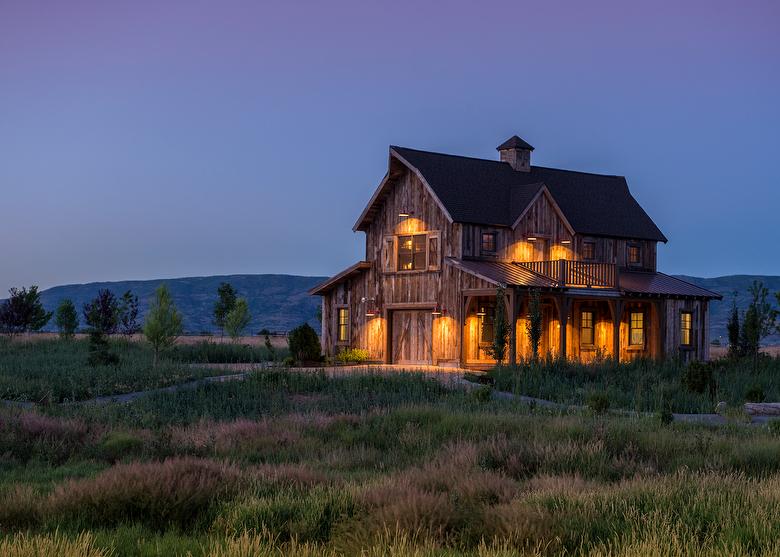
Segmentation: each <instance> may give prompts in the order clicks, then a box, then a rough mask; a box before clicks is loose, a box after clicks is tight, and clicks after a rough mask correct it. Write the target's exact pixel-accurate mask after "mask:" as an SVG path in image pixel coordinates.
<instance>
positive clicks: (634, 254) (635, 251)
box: [628, 244, 642, 265]
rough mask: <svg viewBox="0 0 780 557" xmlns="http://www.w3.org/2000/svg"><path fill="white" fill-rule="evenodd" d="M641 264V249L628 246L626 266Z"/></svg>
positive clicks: (634, 245) (635, 246)
mask: <svg viewBox="0 0 780 557" xmlns="http://www.w3.org/2000/svg"><path fill="white" fill-rule="evenodd" d="M640 263H642V249H641V248H640V247H639V246H637V245H636V244H633V245H629V246H628V264H629V265H639V264H640Z"/></svg>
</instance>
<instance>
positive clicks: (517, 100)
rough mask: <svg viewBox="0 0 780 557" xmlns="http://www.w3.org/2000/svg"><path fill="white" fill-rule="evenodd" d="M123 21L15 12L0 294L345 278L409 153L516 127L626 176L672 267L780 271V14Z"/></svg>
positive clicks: (6, 61) (4, 72)
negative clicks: (70, 286)
mask: <svg viewBox="0 0 780 557" xmlns="http://www.w3.org/2000/svg"><path fill="white" fill-rule="evenodd" d="M119 4H120V3H119V2H103V1H95V2H85V1H69V2H57V3H54V2H52V3H43V2H35V1H31V0H20V1H18V2H13V1H8V0H4V1H2V2H0V249H1V250H2V257H1V258H0V292H5V291H6V290H7V289H8V287H10V286H13V285H29V284H39V285H41V287H48V286H52V285H55V284H63V283H72V282H88V281H96V280H121V279H137V278H157V277H175V276H184V275H211V274H226V273H265V272H278V273H295V274H323V275H326V274H332V273H334V272H336V271H338V270H340V269H341V268H343V267H345V266H347V265H349V264H351V263H353V262H354V261H356V260H358V259H360V258H361V257H362V255H363V235H362V234H353V233H352V231H351V227H352V224H353V223H354V221H355V219H356V218H357V216H358V215H359V214H360V211H361V210H362V208H363V206H364V205H365V203H366V202H367V201H368V199H369V197H370V196H371V193H372V192H373V190H374V188H375V187H376V185H377V184H378V182H379V180H380V179H381V177H382V175H383V174H384V172H385V170H386V164H387V147H388V145H389V144H398V145H404V146H409V147H417V148H422V149H430V150H437V151H444V152H452V153H459V154H466V155H472V156H479V157H486V158H496V157H497V153H496V152H495V150H494V148H495V146H496V145H498V144H499V143H501V142H502V141H503V140H505V139H506V138H507V137H509V136H510V135H512V134H514V133H517V134H518V135H520V136H521V137H523V138H524V139H526V140H528V141H529V142H530V143H532V144H533V145H534V146H535V147H536V151H535V152H534V158H533V161H534V163H536V164H540V165H546V166H557V167H562V168H571V169H577V170H585V171H592V172H604V173H610V174H623V175H625V176H626V177H627V178H628V181H629V185H630V186H631V189H632V191H633V193H634V195H635V197H636V198H637V199H638V200H639V201H640V203H641V204H642V205H643V206H644V207H645V209H646V210H647V211H648V213H649V214H650V215H651V216H652V217H653V219H654V220H655V221H656V223H657V224H658V226H659V227H660V228H661V230H662V231H663V232H664V233H665V234H666V235H667V236H668V237H669V239H670V242H669V244H667V245H665V246H664V245H661V246H660V248H659V267H660V269H661V270H664V271H667V272H672V273H687V274H695V275H702V276H715V275H722V274H732V273H744V274H748V273H765V274H780V225H778V222H780V221H779V219H780V217H779V216H778V215H780V180H779V179H778V175H779V174H780V171H779V170H778V165H779V164H780V163H778V151H779V150H780V140H779V139H778V130H780V33H778V31H777V30H778V28H779V27H780V7H779V6H780V4H778V3H777V2H776V1H748V2H721V1H718V0H716V1H712V0H708V1H701V2H698V1H697V2H685V3H684V4H685V5H684V6H681V5H680V4H681V2H679V1H675V2H663V1H661V2H658V1H656V2H648V3H646V5H645V6H644V7H637V6H635V5H634V4H636V3H635V2H625V1H624V0H614V1H608V2H581V1H576V2H556V1H550V2H527V3H524V2H517V1H507V2H494V3H491V2H452V1H450V2H443V1H442V2H419V1H418V2H405V1H395V2H372V1H366V0H362V1H355V2H322V1H319V2H299V1H289V2H284V1H278V2H259V1H247V2H199V1H193V0H188V1H186V2H185V1H182V2H157V1H154V2H142V1H137V0H135V1H132V2H125V3H123V4H124V5H123V6H119ZM162 4H165V6H163V5H162Z"/></svg>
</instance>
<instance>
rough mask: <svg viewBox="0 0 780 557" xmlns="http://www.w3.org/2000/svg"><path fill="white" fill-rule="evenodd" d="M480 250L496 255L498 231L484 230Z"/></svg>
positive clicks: (485, 253)
mask: <svg viewBox="0 0 780 557" xmlns="http://www.w3.org/2000/svg"><path fill="white" fill-rule="evenodd" d="M480 252H481V253H482V254H483V255H495V253H496V233H495V232H483V233H482V243H481V244H480Z"/></svg>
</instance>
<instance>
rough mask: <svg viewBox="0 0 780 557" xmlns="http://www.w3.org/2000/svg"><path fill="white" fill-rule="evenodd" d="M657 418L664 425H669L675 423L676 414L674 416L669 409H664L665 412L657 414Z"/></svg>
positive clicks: (660, 411) (661, 411)
mask: <svg viewBox="0 0 780 557" xmlns="http://www.w3.org/2000/svg"><path fill="white" fill-rule="evenodd" d="M655 417H656V418H657V419H658V421H659V422H661V423H662V424H663V425H669V424H671V423H672V422H673V421H674V414H672V411H671V410H669V409H668V408H664V409H663V410H659V411H658V412H656V414H655Z"/></svg>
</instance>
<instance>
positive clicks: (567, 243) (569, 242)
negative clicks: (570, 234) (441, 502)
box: [561, 240, 571, 245]
mask: <svg viewBox="0 0 780 557" xmlns="http://www.w3.org/2000/svg"><path fill="white" fill-rule="evenodd" d="M561 244H563V245H569V244H571V240H561Z"/></svg>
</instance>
